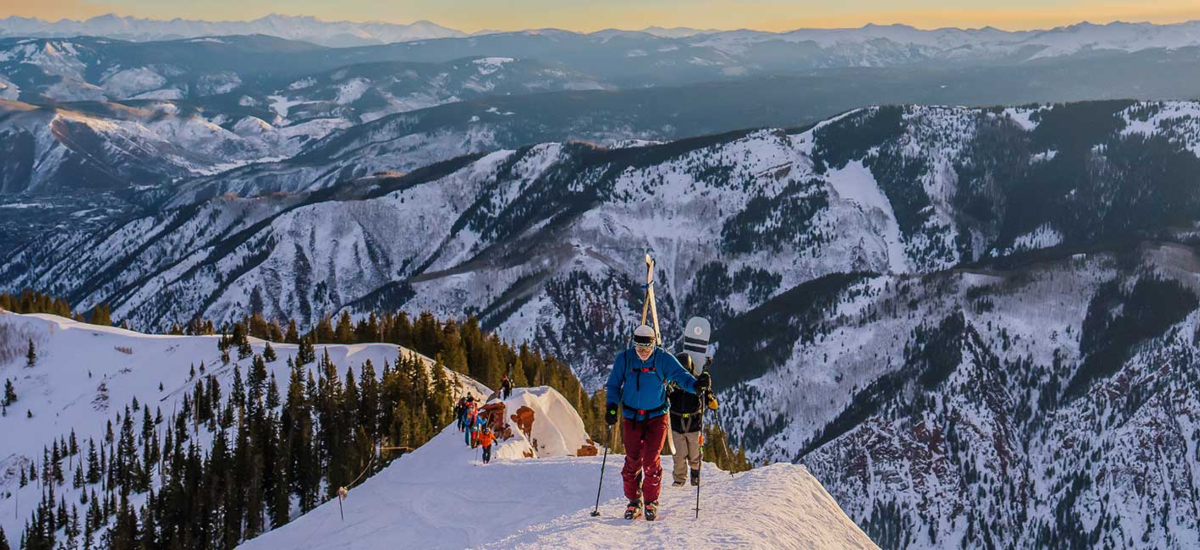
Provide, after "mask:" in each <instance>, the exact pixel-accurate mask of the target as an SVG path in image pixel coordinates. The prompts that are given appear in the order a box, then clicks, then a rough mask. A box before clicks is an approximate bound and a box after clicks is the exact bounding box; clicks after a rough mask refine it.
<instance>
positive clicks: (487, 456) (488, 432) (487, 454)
mask: <svg viewBox="0 0 1200 550" xmlns="http://www.w3.org/2000/svg"><path fill="white" fill-rule="evenodd" d="M495 441H496V434H495V433H493V432H492V429H491V428H488V427H484V428H483V431H482V432H480V434H479V445H480V446H481V447H483V463H484V464H487V463H488V462H491V460H492V443H494V442H495Z"/></svg>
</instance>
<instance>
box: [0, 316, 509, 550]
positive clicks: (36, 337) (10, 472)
mask: <svg viewBox="0 0 1200 550" xmlns="http://www.w3.org/2000/svg"><path fill="white" fill-rule="evenodd" d="M218 338H219V337H217V336H159V335H147V334H141V333H137V332H132V331H128V330H123V329H119V328H113V327H100V326H96V325H89V324H84V323H78V322H75V321H71V320H68V319H64V318H61V317H56V316H52V315H16V314H12V313H9V312H5V311H3V310H0V380H11V381H12V382H13V384H14V386H15V389H16V394H17V398H18V401H17V402H16V403H14V404H12V405H10V406H8V408H7V415H6V416H4V417H0V433H3V434H4V437H3V440H0V492H3V493H5V494H7V493H10V492H11V493H12V495H13V496H12V498H0V526H2V527H3V528H4V530H5V532H6V533H10V536H19V535H14V534H19V533H21V532H22V529H23V528H24V523H25V521H26V520H28V519H29V514H30V513H31V512H32V510H33V506H34V505H35V504H36V503H37V502H38V500H39V498H40V497H41V492H40V489H39V488H38V485H37V483H33V484H30V485H27V486H25V487H24V488H19V487H18V480H19V478H20V474H19V472H20V469H21V468H24V469H25V470H28V469H29V467H30V465H31V464H39V467H40V464H41V463H42V461H41V458H42V449H43V448H44V447H49V446H50V445H51V444H52V443H53V442H55V441H57V440H58V439H59V438H63V437H66V436H67V435H68V434H69V433H71V432H72V431H74V432H75V434H76V436H77V437H78V438H79V440H80V441H82V444H83V445H84V446H85V449H84V450H85V451H86V443H87V440H88V439H89V438H93V439H95V440H96V441H102V440H103V439H104V436H105V430H106V426H107V424H106V423H108V422H111V421H112V418H113V415H114V414H116V413H119V412H120V411H121V410H122V409H124V408H126V407H128V406H129V404H130V403H131V402H132V401H133V400H134V399H137V401H139V402H140V403H141V404H142V405H143V406H144V407H147V408H149V410H151V416H154V414H155V411H161V412H162V414H163V415H164V417H168V418H169V417H170V416H171V415H172V413H173V412H174V411H176V410H178V408H179V406H180V405H181V402H182V399H183V396H184V394H185V393H188V392H191V391H193V389H194V386H195V385H196V384H197V383H198V382H200V381H203V380H204V378H205V376H204V375H199V376H196V377H195V378H193V377H192V374H191V373H192V369H193V368H199V367H200V365H201V362H203V363H204V364H206V365H207V366H208V370H207V373H206V374H207V375H213V376H216V377H217V379H218V380H219V381H220V383H221V384H222V385H225V386H228V384H229V383H230V381H231V380H232V377H233V370H234V366H235V365H238V366H239V368H240V369H241V371H242V372H243V373H245V372H248V368H249V365H250V359H244V360H235V361H232V362H231V363H230V364H228V365H224V364H222V363H221V360H220V351H219V350H218V349H217V340H218ZM29 340H33V342H34V345H35V348H36V350H37V353H38V360H37V363H36V365H35V366H33V367H28V366H26V360H25V350H26V349H27V342H28V341H29ZM251 346H252V348H253V349H254V352H255V353H257V354H261V353H262V351H263V346H264V342H262V341H261V340H257V339H251ZM274 347H275V349H276V353H277V354H278V355H279V359H278V360H277V361H275V362H273V363H268V364H267V369H268V373H269V374H273V375H274V377H275V380H277V384H279V385H280V390H281V391H283V390H285V389H286V387H285V384H286V382H287V380H288V376H289V370H288V367H287V359H288V358H293V357H295V355H296V351H297V346H295V345H289V344H274ZM316 349H317V353H318V354H323V353H324V352H326V351H328V353H329V356H330V359H331V360H332V361H333V362H334V363H335V364H337V365H339V366H341V367H342V372H341V375H342V376H344V375H345V372H344V371H345V369H348V368H354V369H355V370H359V369H360V368H361V366H362V364H363V363H365V362H366V361H368V360H370V361H371V362H372V363H373V364H376V365H380V366H381V367H382V365H383V364H384V361H389V362H393V363H394V362H395V360H396V357H397V354H398V353H406V354H411V353H413V352H411V351H409V350H404V349H402V348H401V349H399V350H398V348H397V347H396V346H393V345H390V344H359V345H353V346H340V345H327V346H326V345H318V346H317V348H316ZM425 361H426V364H427V365H431V364H432V361H429V360H428V359H425ZM309 368H310V369H312V368H314V366H313V365H310V366H309ZM447 374H451V373H449V371H448V372H447ZM453 379H455V380H457V381H458V382H457V385H456V389H455V392H456V393H465V392H469V393H472V394H473V395H475V396H476V397H477V398H483V397H486V396H487V395H489V394H491V390H488V389H487V388H486V387H484V386H482V385H480V384H478V383H476V382H474V381H473V380H470V379H468V378H466V377H462V376H458V375H455V378H453ZM160 388H161V389H160ZM30 414H31V415H32V417H27V416H28V415H30ZM135 414H137V415H138V418H139V419H140V413H138V412H135ZM139 422H140V420H139ZM119 427H120V426H119V425H118V426H117V427H116V428H119ZM202 441H210V440H209V439H202ZM205 444H207V443H205ZM75 460H79V458H78V457H76V459H75ZM68 473H69V472H68ZM56 490H57V493H58V494H60V495H63V496H64V497H65V498H66V499H67V501H69V502H77V501H78V500H79V495H78V492H79V490H78V489H75V488H73V487H72V485H71V482H70V479H69V478H68V480H67V483H66V484H65V485H62V486H59V487H57V488H56Z"/></svg>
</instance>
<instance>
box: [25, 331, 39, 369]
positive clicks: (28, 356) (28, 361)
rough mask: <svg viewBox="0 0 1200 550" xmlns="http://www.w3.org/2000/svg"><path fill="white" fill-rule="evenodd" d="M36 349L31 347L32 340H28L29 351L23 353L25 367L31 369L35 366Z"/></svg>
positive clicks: (36, 358)
mask: <svg viewBox="0 0 1200 550" xmlns="http://www.w3.org/2000/svg"><path fill="white" fill-rule="evenodd" d="M37 360H38V356H37V349H36V348H35V347H34V345H33V338H30V339H29V351H26V352H25V366H26V367H33V366H36V365H37Z"/></svg>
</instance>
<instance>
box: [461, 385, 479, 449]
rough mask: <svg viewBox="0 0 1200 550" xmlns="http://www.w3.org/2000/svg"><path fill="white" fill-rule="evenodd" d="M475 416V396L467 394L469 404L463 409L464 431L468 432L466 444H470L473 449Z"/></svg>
mask: <svg viewBox="0 0 1200 550" xmlns="http://www.w3.org/2000/svg"><path fill="white" fill-rule="evenodd" d="M475 416H476V411H475V397H474V396H472V395H468V396H467V406H466V409H464V410H463V428H464V429H463V433H464V434H466V435H465V439H466V444H467V445H469V446H470V447H471V448H472V449H474V448H475V439H474V435H475Z"/></svg>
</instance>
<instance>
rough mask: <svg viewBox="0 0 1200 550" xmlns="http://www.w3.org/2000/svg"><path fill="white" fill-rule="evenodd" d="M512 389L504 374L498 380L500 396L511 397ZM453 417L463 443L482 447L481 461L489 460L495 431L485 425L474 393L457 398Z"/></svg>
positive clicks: (485, 462) (494, 439)
mask: <svg viewBox="0 0 1200 550" xmlns="http://www.w3.org/2000/svg"><path fill="white" fill-rule="evenodd" d="M512 390H513V385H512V380H510V379H509V378H508V375H507V374H506V375H504V379H502V380H501V381H500V396H501V397H500V398H501V399H508V398H509V397H512ZM454 419H455V423H456V424H455V425H457V426H458V431H459V433H462V434H464V435H463V440H464V443H466V444H467V446H469V447H471V448H472V449H474V448H476V447H480V448H482V450H483V463H484V464H487V463H489V462H491V461H492V445H493V444H494V443H495V442H496V432H495V431H494V430H492V428H491V426H488V425H487V418H485V417H484V416H483V415H482V414H480V410H479V406H478V405H477V404H476V402H475V396H474V395H471V394H467V395H466V396H464V397H461V398H459V400H458V403H457V404H455V405H454Z"/></svg>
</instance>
